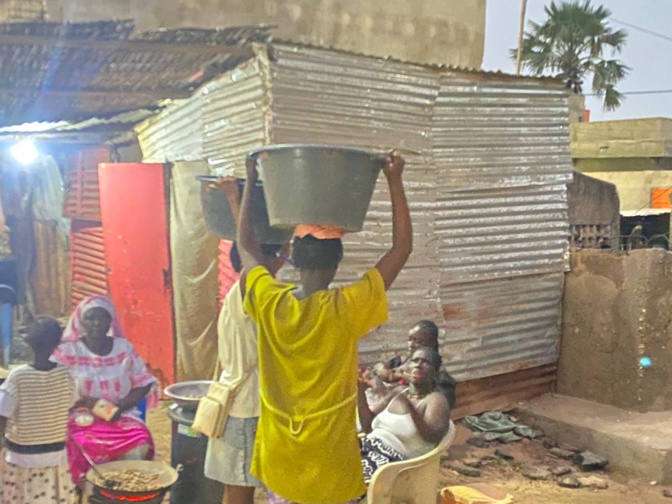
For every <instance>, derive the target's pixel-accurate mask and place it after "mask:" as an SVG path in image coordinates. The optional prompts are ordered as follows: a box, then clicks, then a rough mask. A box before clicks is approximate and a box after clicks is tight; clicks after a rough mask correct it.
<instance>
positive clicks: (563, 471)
mask: <svg viewBox="0 0 672 504" xmlns="http://www.w3.org/2000/svg"><path fill="white" fill-rule="evenodd" d="M571 472H572V468H571V467H567V466H560V467H554V468H553V469H551V474H552V475H553V476H566V475H567V474H569V473H571Z"/></svg>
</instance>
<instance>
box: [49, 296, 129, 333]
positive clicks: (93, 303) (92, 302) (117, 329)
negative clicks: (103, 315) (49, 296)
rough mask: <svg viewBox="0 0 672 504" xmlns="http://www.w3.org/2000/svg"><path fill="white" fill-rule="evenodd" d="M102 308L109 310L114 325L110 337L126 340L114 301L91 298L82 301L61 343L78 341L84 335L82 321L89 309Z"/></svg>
mask: <svg viewBox="0 0 672 504" xmlns="http://www.w3.org/2000/svg"><path fill="white" fill-rule="evenodd" d="M95 307H100V308H104V309H105V310H107V312H108V313H109V314H110V316H111V317H112V325H111V326H110V331H111V334H110V336H112V337H114V338H125V337H126V335H125V334H124V331H123V329H122V328H121V321H120V320H119V316H118V315H117V310H116V309H115V307H114V304H113V303H112V300H111V299H110V298H108V297H107V296H89V297H87V298H84V299H82V300H81V301H80V303H79V304H78V305H77V308H75V311H74V312H72V315H71V316H70V320H68V325H67V326H66V327H65V331H63V338H62V340H61V341H63V342H66V341H78V340H79V339H80V338H81V337H82V336H83V335H84V333H83V329H82V319H83V318H84V313H85V312H86V310H88V309H89V308H95Z"/></svg>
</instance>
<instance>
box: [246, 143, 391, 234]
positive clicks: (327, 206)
mask: <svg viewBox="0 0 672 504" xmlns="http://www.w3.org/2000/svg"><path fill="white" fill-rule="evenodd" d="M254 153H256V154H259V158H258V159H259V168H260V171H261V173H262V174H263V175H262V176H263V179H264V185H263V188H264V194H265V196H266V204H267V208H268V217H269V222H270V225H271V226H273V227H278V228H285V229H294V228H295V227H296V226H297V225H299V224H315V225H321V226H337V227H340V228H342V229H343V230H345V231H361V229H362V226H363V225H364V219H365V217H366V212H367V210H368V209H369V204H370V203H371V196H372V195H373V190H374V188H375V185H376V180H377V179H378V174H379V173H380V170H381V169H382V168H383V166H384V165H385V157H386V155H385V154H382V153H380V152H374V151H365V150H359V149H350V148H343V147H327V146H320V145H275V146H269V147H263V148H261V149H257V150H256V151H255V152H254Z"/></svg>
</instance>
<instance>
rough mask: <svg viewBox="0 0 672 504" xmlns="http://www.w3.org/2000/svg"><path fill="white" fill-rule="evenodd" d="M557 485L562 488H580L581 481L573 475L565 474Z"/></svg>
mask: <svg viewBox="0 0 672 504" xmlns="http://www.w3.org/2000/svg"><path fill="white" fill-rule="evenodd" d="M558 485H560V486H561V487H563V488H581V483H580V482H579V480H578V479H576V478H575V477H574V476H567V477H566V478H562V479H561V480H560V481H558Z"/></svg>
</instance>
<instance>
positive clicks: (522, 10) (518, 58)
mask: <svg viewBox="0 0 672 504" xmlns="http://www.w3.org/2000/svg"><path fill="white" fill-rule="evenodd" d="M526 11H527V0H521V2H520V26H519V28H518V53H517V54H516V75H520V66H521V59H522V55H523V36H524V35H525V12H526Z"/></svg>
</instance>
